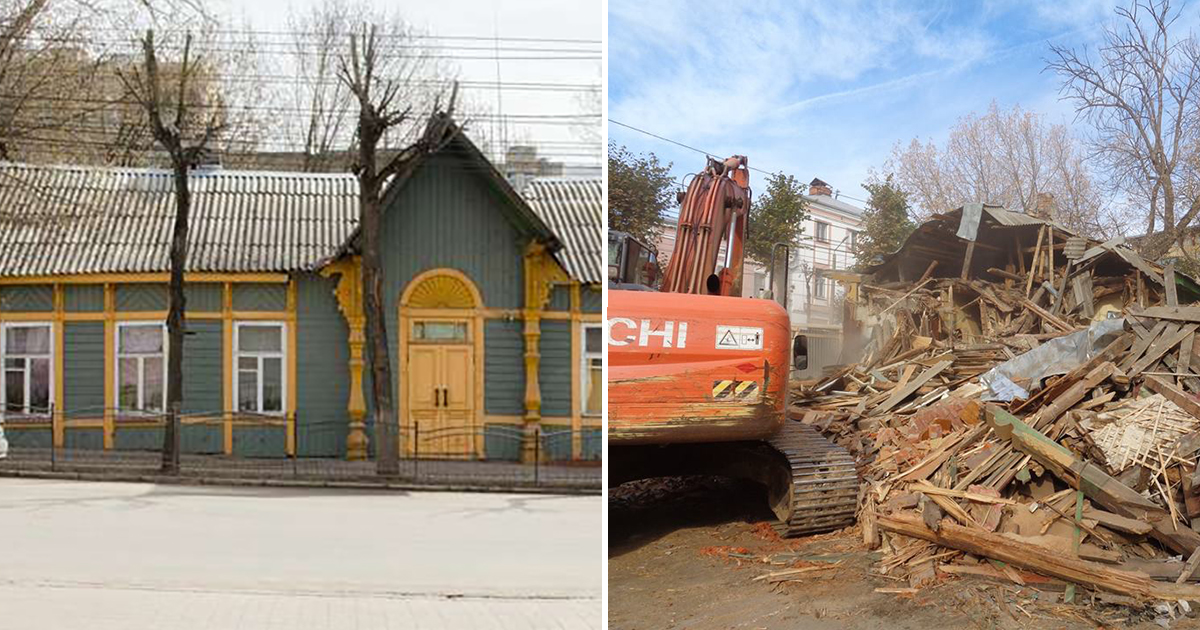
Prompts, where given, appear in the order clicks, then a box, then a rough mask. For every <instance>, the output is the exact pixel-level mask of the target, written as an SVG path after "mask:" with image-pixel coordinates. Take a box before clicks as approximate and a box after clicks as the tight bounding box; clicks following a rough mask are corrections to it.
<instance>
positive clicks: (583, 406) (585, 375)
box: [579, 322, 604, 417]
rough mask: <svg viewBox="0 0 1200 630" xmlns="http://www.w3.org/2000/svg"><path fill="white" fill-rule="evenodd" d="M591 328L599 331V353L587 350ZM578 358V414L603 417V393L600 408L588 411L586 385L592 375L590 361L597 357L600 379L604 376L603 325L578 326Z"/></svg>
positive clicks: (586, 324) (587, 324)
mask: <svg viewBox="0 0 1200 630" xmlns="http://www.w3.org/2000/svg"><path fill="white" fill-rule="evenodd" d="M592 328H595V329H596V330H598V331H600V332H599V334H600V351H599V352H590V353H589V352H588V349H587V331H588V330H590V329H592ZM579 357H580V360H581V365H580V366H579V367H580V370H579V378H580V379H582V383H581V384H582V387H580V388H579V391H580V394H582V395H581V396H580V397H579V413H580V414H581V415H584V416H588V417H596V416H603V415H604V393H603V392H601V394H600V408H599V409H597V410H596V411H594V412H593V411H588V408H587V399H588V391H587V388H588V383H590V382H591V375H592V374H591V369H592V366H591V359H594V358H597V357H599V358H600V375H601V377H603V375H604V324H602V323H600V322H594V323H593V322H588V323H582V324H580V326H579Z"/></svg>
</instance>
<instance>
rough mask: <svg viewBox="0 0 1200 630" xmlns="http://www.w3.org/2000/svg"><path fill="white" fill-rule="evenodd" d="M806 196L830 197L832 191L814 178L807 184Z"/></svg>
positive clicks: (827, 185)
mask: <svg viewBox="0 0 1200 630" xmlns="http://www.w3.org/2000/svg"><path fill="white" fill-rule="evenodd" d="M808 194H809V195H810V196H813V197H818V196H821V195H824V196H826V197H832V196H833V189H832V188H830V187H829V184H826V183H825V182H823V181H821V180H820V179H818V178H816V177H814V178H813V180H812V181H811V182H809V184H808Z"/></svg>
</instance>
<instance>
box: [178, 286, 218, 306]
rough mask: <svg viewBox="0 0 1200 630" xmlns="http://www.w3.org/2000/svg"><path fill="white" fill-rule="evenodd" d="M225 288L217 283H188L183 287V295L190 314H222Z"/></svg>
mask: <svg viewBox="0 0 1200 630" xmlns="http://www.w3.org/2000/svg"><path fill="white" fill-rule="evenodd" d="M223 293H224V286H222V285H221V284H219V283H216V282H202V283H188V284H185V285H183V294H184V297H185V298H186V302H187V312H189V313H220V312H221V311H222V310H223V309H222V302H223V301H224V300H223V299H222V294H223Z"/></svg>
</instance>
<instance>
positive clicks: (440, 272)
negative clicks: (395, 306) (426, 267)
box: [401, 269, 482, 309]
mask: <svg viewBox="0 0 1200 630" xmlns="http://www.w3.org/2000/svg"><path fill="white" fill-rule="evenodd" d="M401 305H403V306H407V307H409V308H414V309H443V308H477V307H479V306H482V304H481V300H480V298H479V291H478V289H476V288H475V286H474V284H473V283H472V282H471V281H470V280H468V279H467V277H466V276H465V275H463V274H462V272H459V271H456V270H453V269H433V270H430V271H427V272H425V273H423V274H421V275H420V276H418V277H417V278H414V279H413V282H412V283H410V284H409V287H408V290H407V291H405V293H404V296H403V298H402V299H401Z"/></svg>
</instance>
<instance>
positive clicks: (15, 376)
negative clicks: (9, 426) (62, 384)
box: [3, 323, 53, 415]
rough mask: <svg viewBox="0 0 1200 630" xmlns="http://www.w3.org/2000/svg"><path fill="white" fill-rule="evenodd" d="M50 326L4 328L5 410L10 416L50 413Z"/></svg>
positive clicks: (7, 326) (22, 324)
mask: <svg viewBox="0 0 1200 630" xmlns="http://www.w3.org/2000/svg"><path fill="white" fill-rule="evenodd" d="M50 342H51V329H50V324H42V323H38V324H34V323H28V324H27V323H19V324H5V325H4V340H3V344H4V348H3V354H4V411H5V413H8V414H29V415H33V414H38V415H44V414H48V413H49V412H50V402H51V400H52V399H51V397H50V396H51V394H50V392H51V391H52V389H53V388H52V387H51V386H50V385H51V383H50V379H51V376H50V374H51V370H50V362H51V359H52V355H51V351H50V347H51V343H50Z"/></svg>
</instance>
